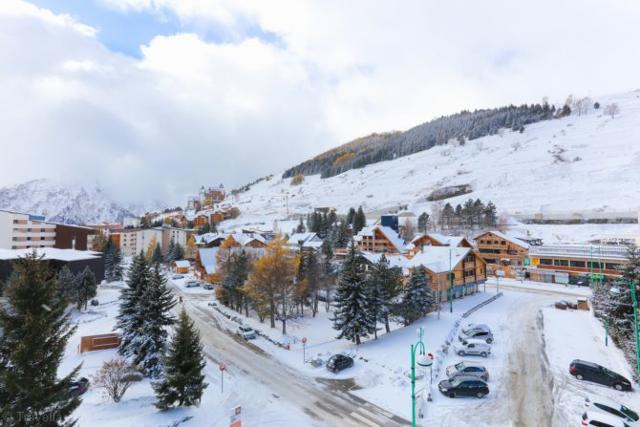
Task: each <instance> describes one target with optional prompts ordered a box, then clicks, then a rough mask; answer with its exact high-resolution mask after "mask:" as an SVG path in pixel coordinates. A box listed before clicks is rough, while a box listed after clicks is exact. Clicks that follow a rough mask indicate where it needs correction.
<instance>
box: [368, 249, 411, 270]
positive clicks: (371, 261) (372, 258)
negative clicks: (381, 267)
mask: <svg viewBox="0 0 640 427" xmlns="http://www.w3.org/2000/svg"><path fill="white" fill-rule="evenodd" d="M383 255H384V257H385V258H386V260H387V264H388V265H389V267H392V268H393V267H398V268H400V269H401V270H402V271H403V273H406V272H407V263H408V262H409V258H407V257H406V256H404V255H400V254H398V255H393V254H384V253H380V252H366V251H361V252H360V256H362V258H364V260H365V261H366V262H367V264H368V266H367V267H369V266H372V265H375V264H377V263H378V262H380V258H382V256H383Z"/></svg>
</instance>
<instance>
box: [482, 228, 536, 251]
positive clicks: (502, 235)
mask: <svg viewBox="0 0 640 427" xmlns="http://www.w3.org/2000/svg"><path fill="white" fill-rule="evenodd" d="M487 233H491V234H494V235H496V236H498V237H500V238H501V239H504V240H507V241H509V242H511V243H513V244H514V245H518V246H520V247H523V248H525V249H529V244H528V243H527V242H525V241H523V240H520V239H518V238H517V237H515V236H511V235H508V234H505V233H502V232H500V231H498V230H489V231H485V232H484V233H480V234H478V235H477V236H476V237H474V238H473V240H478V238H479V237H480V236H484V235H485V234H487Z"/></svg>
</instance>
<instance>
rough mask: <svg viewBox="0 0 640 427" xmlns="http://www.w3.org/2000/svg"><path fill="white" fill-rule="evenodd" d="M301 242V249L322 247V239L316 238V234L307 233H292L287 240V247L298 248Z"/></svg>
mask: <svg viewBox="0 0 640 427" xmlns="http://www.w3.org/2000/svg"><path fill="white" fill-rule="evenodd" d="M301 242H302V247H305V248H319V247H320V246H322V239H321V238H320V237H319V236H318V234H317V233H312V232H307V233H293V234H292V235H291V237H289V240H287V245H289V246H298V245H300V243H301Z"/></svg>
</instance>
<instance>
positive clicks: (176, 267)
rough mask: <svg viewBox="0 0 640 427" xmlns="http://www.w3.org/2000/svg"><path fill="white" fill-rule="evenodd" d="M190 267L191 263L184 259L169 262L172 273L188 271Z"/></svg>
mask: <svg viewBox="0 0 640 427" xmlns="http://www.w3.org/2000/svg"><path fill="white" fill-rule="evenodd" d="M190 267H191V263H190V262H189V261H187V260H186V259H181V260H177V261H173V262H172V263H171V269H172V270H173V272H174V273H178V274H186V273H188V272H189V268H190Z"/></svg>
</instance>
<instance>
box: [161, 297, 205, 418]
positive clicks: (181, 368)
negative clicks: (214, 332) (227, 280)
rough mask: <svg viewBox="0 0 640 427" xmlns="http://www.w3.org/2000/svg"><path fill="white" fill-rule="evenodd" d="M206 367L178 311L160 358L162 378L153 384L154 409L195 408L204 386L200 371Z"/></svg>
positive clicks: (192, 333) (189, 322) (196, 337)
mask: <svg viewBox="0 0 640 427" xmlns="http://www.w3.org/2000/svg"><path fill="white" fill-rule="evenodd" d="M205 365H206V363H205V360H204V355H203V352H202V344H201V343H200V334H199V332H198V331H197V329H196V328H195V326H194V324H193V321H192V320H191V319H190V318H189V316H187V313H186V312H185V311H184V309H182V311H181V312H180V317H179V318H178V323H177V325H176V329H175V333H174V335H173V338H172V339H171V343H170V344H169V348H168V351H167V354H166V355H165V356H164V357H163V365H162V369H163V372H162V378H161V380H160V381H159V382H157V383H154V384H153V389H154V391H155V392H156V397H157V399H158V401H157V402H156V407H158V408H159V409H162V410H165V409H168V408H171V407H172V406H176V405H177V406H193V405H196V406H199V405H200V399H201V398H202V393H203V392H204V389H205V388H207V385H208V384H207V383H205V382H204V374H203V370H204V367H205Z"/></svg>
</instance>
